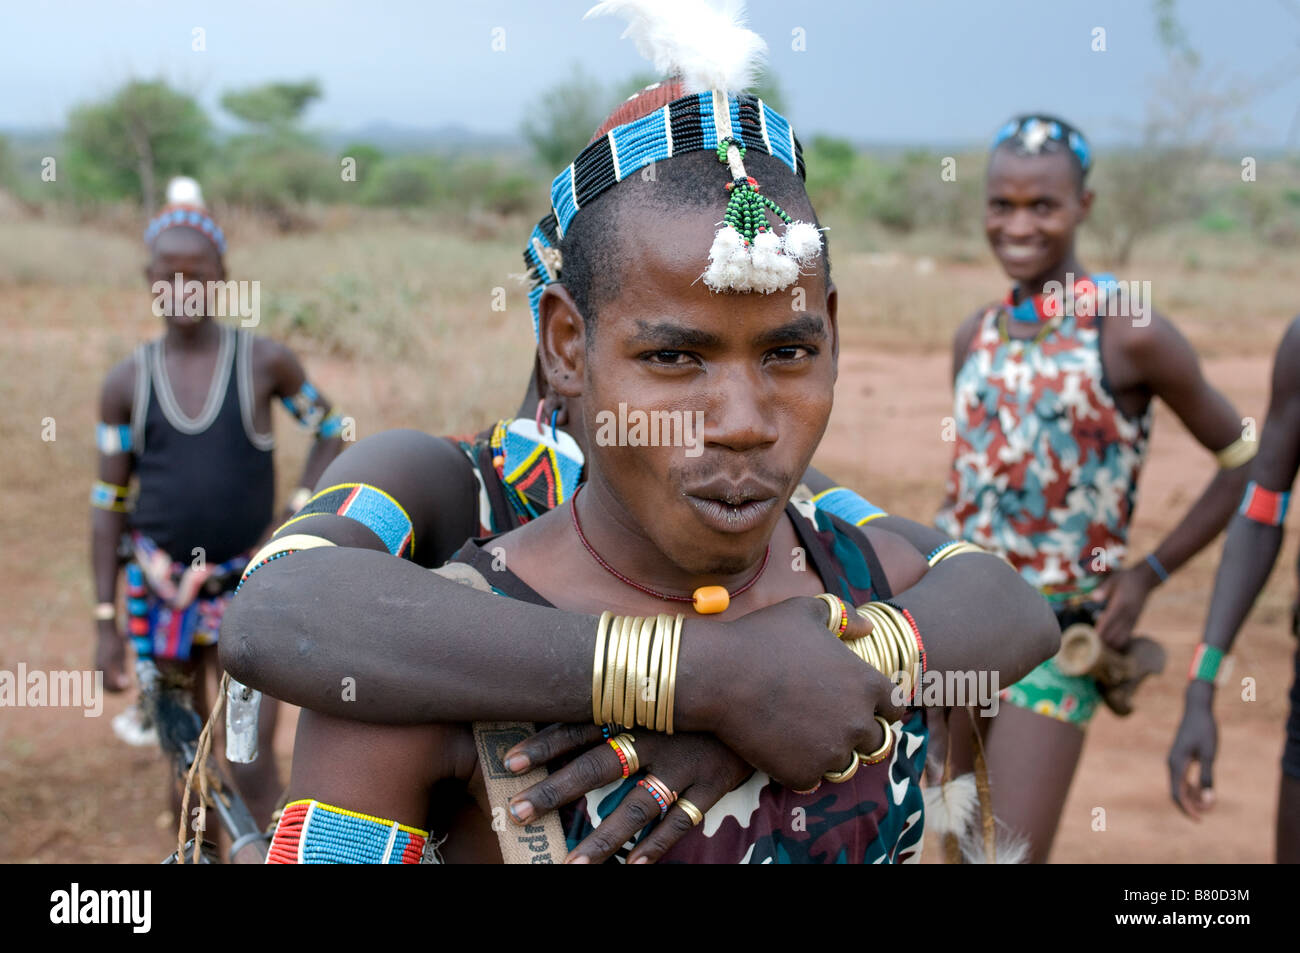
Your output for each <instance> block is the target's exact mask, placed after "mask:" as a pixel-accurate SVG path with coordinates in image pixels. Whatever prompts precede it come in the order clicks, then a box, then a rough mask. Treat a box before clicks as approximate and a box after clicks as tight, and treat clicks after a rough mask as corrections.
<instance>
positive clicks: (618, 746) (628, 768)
mask: <svg viewBox="0 0 1300 953" xmlns="http://www.w3.org/2000/svg"><path fill="white" fill-rule="evenodd" d="M634 741H636V736H635V735H631V734H629V733H628V732H626V731H625V732H623V733H622V734H618V735H615V736H614V737H613V738H610V739H609V746H610V747H611V748H613V749H614V754H616V755H618V763H619V764H620V765H621V766H622V768H623V777H625V778H626V777H629V776H631V775H633V774H636V772H637V769H639V768H640V767H641V759H640V758H638V757H637V754H636V748H634V747H632V742H634Z"/></svg>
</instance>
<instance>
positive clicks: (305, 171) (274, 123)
mask: <svg viewBox="0 0 1300 953" xmlns="http://www.w3.org/2000/svg"><path fill="white" fill-rule="evenodd" d="M321 95H322V92H321V87H320V84H319V83H317V82H316V81H315V80H312V79H307V80H303V81H302V82H297V83H284V82H280V83H266V84H263V85H261V86H253V87H250V88H248V89H240V90H228V91H227V92H225V93H224V94H222V96H221V106H222V108H223V109H225V110H226V111H227V112H228V113H230V114H231V115H232V116H234V117H235V118H236V119H238V120H240V121H241V122H242V123H244V124H245V125H246V126H249V127H251V130H250V131H249V132H248V133H244V134H241V135H236V136H232V137H231V138H230V139H229V140H228V141H227V142H226V143H225V144H224V146H223V147H222V149H221V153H220V159H219V161H217V162H214V163H213V166H212V172H211V176H210V179H211V191H212V194H213V195H215V196H217V197H219V198H221V199H223V200H225V201H227V202H234V203H238V204H241V205H246V206H250V207H252V208H258V209H262V210H263V211H266V212H269V213H270V214H271V215H272V216H273V217H274V218H275V220H276V222H277V224H278V225H279V226H280V227H281V228H283V229H289V228H293V227H296V226H297V225H299V224H301V223H300V221H299V216H298V215H297V214H296V213H295V211H294V208H295V206H298V205H301V204H302V203H305V202H308V201H312V200H329V199H337V198H339V197H340V188H341V186H342V184H343V179H342V177H341V175H340V166H339V163H338V162H337V160H335V159H334V158H333V157H331V156H330V155H328V154H327V153H326V152H325V151H324V150H323V149H322V148H321V146H320V143H318V142H317V141H316V140H315V138H314V137H313V136H310V135H308V134H307V133H306V132H304V131H303V130H302V128H301V123H302V117H303V113H304V112H306V110H307V107H308V106H310V105H311V104H312V102H314V101H315V100H317V99H319V98H320V97H321Z"/></svg>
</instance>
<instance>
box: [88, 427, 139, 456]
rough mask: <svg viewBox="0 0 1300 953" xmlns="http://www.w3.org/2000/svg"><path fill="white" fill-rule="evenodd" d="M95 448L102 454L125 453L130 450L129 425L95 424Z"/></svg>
mask: <svg viewBox="0 0 1300 953" xmlns="http://www.w3.org/2000/svg"><path fill="white" fill-rule="evenodd" d="M95 446H97V447H98V448H99V452H100V453H103V454H110V455H111V454H114V453H126V452H127V451H129V450H130V449H131V425H130V424H105V423H99V424H96V425H95Z"/></svg>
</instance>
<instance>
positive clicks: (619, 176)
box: [573, 129, 623, 205]
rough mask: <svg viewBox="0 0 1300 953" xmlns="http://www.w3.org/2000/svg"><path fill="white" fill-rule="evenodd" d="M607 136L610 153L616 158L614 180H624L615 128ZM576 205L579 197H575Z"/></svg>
mask: <svg viewBox="0 0 1300 953" xmlns="http://www.w3.org/2000/svg"><path fill="white" fill-rule="evenodd" d="M605 138H606V139H608V140H609V154H610V156H611V157H612V158H613V160H614V181H615V182H622V181H623V170H622V169H620V168H619V167H618V143H617V142H615V141H614V130H613V129H611V130H610V131H609V132H607V133H605ZM573 204H574V205H577V204H578V203H577V199H576V198H575V199H574V203H573Z"/></svg>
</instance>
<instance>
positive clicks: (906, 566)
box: [862, 524, 928, 592]
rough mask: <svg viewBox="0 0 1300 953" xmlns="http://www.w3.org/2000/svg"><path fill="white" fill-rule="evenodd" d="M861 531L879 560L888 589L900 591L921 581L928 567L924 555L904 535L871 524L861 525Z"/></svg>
mask: <svg viewBox="0 0 1300 953" xmlns="http://www.w3.org/2000/svg"><path fill="white" fill-rule="evenodd" d="M862 533H863V535H864V536H866V538H867V542H868V543H869V544H870V545H871V548H872V549H873V550H874V551H875V553H876V558H877V559H879V560H880V568H882V569H883V570H884V571H885V578H886V579H888V580H889V588H890V590H892V591H893V592H902V591H903V590H904V589H910V588H911V587H912V586H914V585H916V584H917V583H918V582H920V581H921V577H922V576H924V575H925V571H926V569H927V568H928V567H927V565H926V562H925V557H924V556H922V555H921V554H920V553H919V552H918V551H917V549H916V546H914V545H913V544H912V543H911V542H910V541H909V540H908V539H907V538H906V537H904V536H901V535H899V534H898V533H895V532H892V531H890V530H887V529H883V528H881V527H878V526H874V525H871V524H868V525H866V526H864V527H862Z"/></svg>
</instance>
